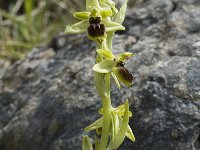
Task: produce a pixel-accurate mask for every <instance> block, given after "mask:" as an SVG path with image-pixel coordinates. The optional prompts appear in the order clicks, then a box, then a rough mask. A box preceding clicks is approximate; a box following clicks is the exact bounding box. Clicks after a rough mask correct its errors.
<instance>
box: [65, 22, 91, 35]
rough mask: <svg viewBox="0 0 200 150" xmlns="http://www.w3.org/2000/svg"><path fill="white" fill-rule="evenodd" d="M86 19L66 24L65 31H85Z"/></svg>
mask: <svg viewBox="0 0 200 150" xmlns="http://www.w3.org/2000/svg"><path fill="white" fill-rule="evenodd" d="M87 27H88V21H87V20H85V21H80V22H78V23H75V24H73V25H71V26H66V29H65V33H67V34H77V33H85V32H86V31H87Z"/></svg>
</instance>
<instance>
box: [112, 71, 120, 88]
mask: <svg viewBox="0 0 200 150" xmlns="http://www.w3.org/2000/svg"><path fill="white" fill-rule="evenodd" d="M111 75H112V77H113V78H114V80H115V83H116V85H117V87H118V88H119V89H120V88H121V85H120V83H119V81H118V79H117V77H116V75H115V74H114V73H113V72H112V73H111Z"/></svg>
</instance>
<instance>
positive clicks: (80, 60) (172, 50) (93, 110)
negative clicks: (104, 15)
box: [0, 0, 200, 150]
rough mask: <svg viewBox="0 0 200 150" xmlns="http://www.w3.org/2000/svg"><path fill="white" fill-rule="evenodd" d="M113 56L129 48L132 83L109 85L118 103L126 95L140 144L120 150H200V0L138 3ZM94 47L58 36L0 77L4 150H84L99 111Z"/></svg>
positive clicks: (1, 144) (1, 143) (0, 127)
mask: <svg viewBox="0 0 200 150" xmlns="http://www.w3.org/2000/svg"><path fill="white" fill-rule="evenodd" d="M135 3H136V4H137V5H136V6H135V7H134V8H131V9H130V10H129V12H128V14H127V18H126V21H125V23H124V25H125V26H126V27H127V31H126V32H123V33H119V35H118V36H116V37H115V40H114V42H115V44H114V51H115V52H123V51H130V52H133V53H135V57H134V58H132V59H131V60H129V62H127V64H126V65H127V68H129V70H130V71H131V72H133V75H134V79H135V80H134V83H133V86H132V87H131V88H129V89H127V88H124V89H123V90H121V91H119V90H118V89H117V88H116V87H115V86H113V87H112V90H113V92H112V99H113V103H114V105H119V104H121V103H123V101H124V100H125V99H126V98H128V99H129V101H130V103H131V107H130V108H131V111H132V112H133V113H134V116H133V117H132V119H131V121H130V124H131V127H132V129H133V132H134V134H135V136H136V142H135V143H132V142H130V141H129V140H126V141H125V143H124V144H123V145H122V146H121V147H120V148H119V149H121V150H122V149H123V150H199V149H200V137H199V134H200V1H199V0H138V1H136V2H135ZM94 57H95V45H94V44H93V43H91V42H90V41H89V40H87V38H86V36H85V35H73V36H72V35H62V34H61V35H59V36H57V37H56V38H55V39H54V40H53V41H52V42H51V44H49V45H48V46H45V47H41V48H37V49H34V50H33V51H32V52H31V53H30V54H29V55H28V56H27V57H26V59H25V60H22V61H19V62H17V63H15V64H14V65H13V66H11V67H10V68H9V69H7V71H5V72H4V73H2V72H1V74H2V75H1V76H0V149H1V150H27V149H28V150H79V149H81V137H82V135H83V134H84V131H83V128H84V127H85V126H87V125H89V124H90V123H91V122H92V121H94V120H95V119H96V118H97V117H98V115H97V109H98V108H99V107H100V106H101V105H100V102H99V98H98V95H97V94H96V93H95V89H94V84H93V77H92V71H91V68H92V66H93V65H94Z"/></svg>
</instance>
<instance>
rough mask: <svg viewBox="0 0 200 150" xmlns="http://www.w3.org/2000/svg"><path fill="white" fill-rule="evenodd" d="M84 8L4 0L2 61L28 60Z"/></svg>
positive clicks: (78, 2) (70, 2) (53, 0)
mask: <svg viewBox="0 0 200 150" xmlns="http://www.w3.org/2000/svg"><path fill="white" fill-rule="evenodd" d="M115 2H116V3H117V4H119V3H120V2H121V1H120V0H115ZM122 2H123V0H122ZM84 8H85V0H6V1H5V0H0V59H6V60H9V61H10V62H11V63H13V62H15V61H16V60H19V59H22V58H24V57H25V55H26V54H27V53H28V52H29V51H30V50H31V49H32V48H33V47H37V46H38V45H41V44H44V43H47V42H48V41H49V40H51V39H52V37H53V36H55V35H56V34H57V33H58V32H63V31H64V29H65V25H66V24H70V23H72V22H73V18H72V14H73V13H74V12H75V11H81V10H84Z"/></svg>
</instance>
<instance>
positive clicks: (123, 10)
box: [115, 0, 128, 24]
mask: <svg viewBox="0 0 200 150" xmlns="http://www.w3.org/2000/svg"><path fill="white" fill-rule="evenodd" d="M127 2H128V0H125V2H124V4H123V5H122V7H121V8H120V10H119V12H118V13H117V14H116V16H115V22H117V23H119V24H122V23H123V22H124V18H125V15H126V8H127Z"/></svg>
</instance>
